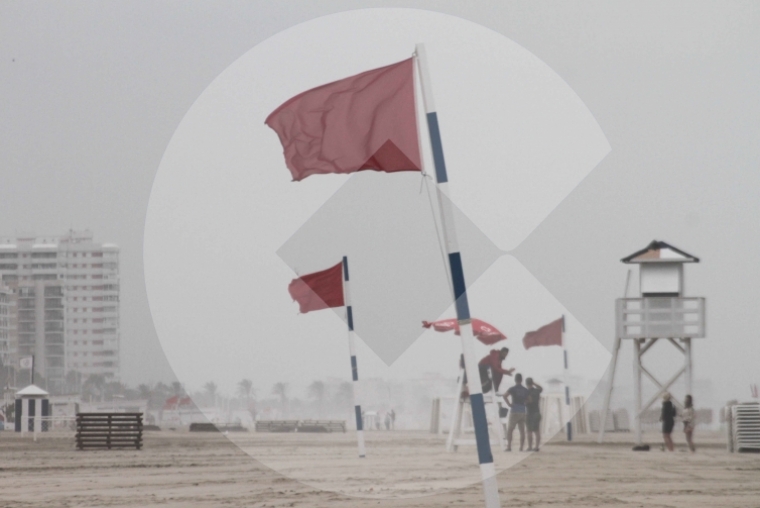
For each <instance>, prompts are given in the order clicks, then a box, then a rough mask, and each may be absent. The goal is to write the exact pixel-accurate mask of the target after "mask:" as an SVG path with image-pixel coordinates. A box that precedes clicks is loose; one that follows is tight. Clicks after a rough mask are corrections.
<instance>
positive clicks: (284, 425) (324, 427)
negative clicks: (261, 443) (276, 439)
mask: <svg viewBox="0 0 760 508" xmlns="http://www.w3.org/2000/svg"><path fill="white" fill-rule="evenodd" d="M256 432H346V422H345V421H343V420H259V421H257V422H256Z"/></svg>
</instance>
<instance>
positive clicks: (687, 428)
mask: <svg viewBox="0 0 760 508" xmlns="http://www.w3.org/2000/svg"><path fill="white" fill-rule="evenodd" d="M683 406H684V409H683V412H681V420H682V421H683V433H684V434H686V443H688V445H689V450H691V451H692V453H693V452H695V451H696V448H695V447H694V440H693V435H694V423H695V422H694V399H692V397H691V395H687V396H686V400H684V401H683Z"/></svg>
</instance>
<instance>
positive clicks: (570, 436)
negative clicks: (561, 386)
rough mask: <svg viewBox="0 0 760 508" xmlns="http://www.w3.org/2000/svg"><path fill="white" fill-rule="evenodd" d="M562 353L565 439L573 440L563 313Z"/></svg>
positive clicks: (563, 317) (563, 316)
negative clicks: (565, 421) (563, 362)
mask: <svg viewBox="0 0 760 508" xmlns="http://www.w3.org/2000/svg"><path fill="white" fill-rule="evenodd" d="M562 354H563V356H564V359H565V407H566V408H567V424H566V426H567V428H566V430H567V440H568V441H572V440H573V411H572V408H571V407H570V371H569V370H568V365H567V342H566V341H565V315H564V314H562Z"/></svg>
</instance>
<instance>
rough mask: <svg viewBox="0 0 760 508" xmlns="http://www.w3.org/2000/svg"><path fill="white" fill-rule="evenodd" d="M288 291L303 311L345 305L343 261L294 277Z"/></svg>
mask: <svg viewBox="0 0 760 508" xmlns="http://www.w3.org/2000/svg"><path fill="white" fill-rule="evenodd" d="M288 292H289V293H290V296H291V297H293V300H294V301H296V302H298V305H299V307H300V309H301V312H302V313H306V312H311V311H313V310H321V309H328V308H331V307H343V305H344V300H343V263H342V262H341V263H338V264H337V265H335V266H333V267H332V268H328V269H327V270H322V271H321V272H314V273H309V274H306V275H304V276H302V277H299V278H297V279H293V281H292V282H291V283H290V285H288Z"/></svg>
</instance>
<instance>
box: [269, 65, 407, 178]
mask: <svg viewBox="0 0 760 508" xmlns="http://www.w3.org/2000/svg"><path fill="white" fill-rule="evenodd" d="M265 123H266V124H267V125H268V126H269V127H271V128H272V129H273V130H274V131H275V132H276V133H277V135H278V136H279V137H280V142H281V143H282V148H283V152H284V155H285V163H286V164H287V166H288V169H289V170H290V173H291V174H292V175H293V180H294V181H299V180H303V179H304V178H306V177H307V176H311V175H315V174H327V173H354V172H356V171H362V170H367V169H372V170H375V171H384V172H386V173H393V172H396V171H420V170H421V169H420V168H421V163H420V152H419V144H418V141H417V114H416V109H415V106H414V62H413V59H411V58H410V59H408V60H404V61H402V62H398V63H395V64H393V65H388V66H386V67H381V68H379V69H373V70H371V71H367V72H363V73H361V74H357V75H355V76H351V77H349V78H345V79H341V80H340V81H335V82H332V83H328V84H326V85H322V86H319V87H317V88H313V89H311V90H308V91H306V92H303V93H301V94H299V95H296V96H295V97H293V98H292V99H289V100H288V101H286V102H285V103H284V104H282V105H281V106H280V107H278V108H277V109H275V110H274V111H273V112H272V113H271V114H270V115H269V116H268V117H267V119H266V120H265Z"/></svg>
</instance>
